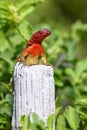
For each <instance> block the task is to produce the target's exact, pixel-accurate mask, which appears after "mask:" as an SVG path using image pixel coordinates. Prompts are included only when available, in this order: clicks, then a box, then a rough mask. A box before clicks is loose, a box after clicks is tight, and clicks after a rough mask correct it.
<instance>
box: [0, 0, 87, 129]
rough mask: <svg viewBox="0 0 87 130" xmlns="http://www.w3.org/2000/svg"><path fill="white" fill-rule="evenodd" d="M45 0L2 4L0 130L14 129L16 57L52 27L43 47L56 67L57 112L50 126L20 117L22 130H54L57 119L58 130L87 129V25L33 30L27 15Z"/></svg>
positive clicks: (0, 22) (23, 0) (34, 115)
mask: <svg viewBox="0 0 87 130" xmlns="http://www.w3.org/2000/svg"><path fill="white" fill-rule="evenodd" d="M39 2H44V1H43V0H32V1H30V2H29V1H27V0H22V1H21V2H20V1H19V2H16V4H15V5H14V4H13V3H10V4H9V5H8V3H7V2H5V1H3V0H1V1H0V37H1V39H0V63H1V64H0V70H1V71H0V130H11V117H12V106H13V86H12V85H11V83H10V81H11V79H12V76H13V70H14V66H15V63H16V62H17V58H18V56H19V54H20V52H21V50H23V48H24V47H25V46H26V42H27V41H28V39H29V37H30V36H31V34H32V33H33V31H35V30H37V29H40V28H43V27H44V26H45V27H47V28H49V29H50V30H51V32H52V35H51V36H50V37H49V38H47V39H46V40H45V42H44V43H43V46H44V48H45V50H46V53H47V59H48V62H49V63H51V64H53V65H54V66H55V69H54V78H55V89H56V100H55V103H56V111H55V113H54V114H52V115H50V117H48V121H47V127H46V126H45V124H44V122H43V121H41V120H40V119H39V118H38V116H37V115H36V114H35V113H34V114H33V122H31V121H30V117H29V116H23V117H22V118H21V123H22V126H21V128H19V129H20V130H29V128H31V129H32V130H52V127H53V125H52V124H53V122H54V120H55V124H56V130H86V129H87V57H86V56H85V57H84V56H82V49H81V50H79V49H78V46H80V48H81V47H82V45H84V46H85V45H86V43H87V24H83V23H81V22H80V21H77V22H76V23H74V24H72V25H71V27H70V29H69V30H62V29H57V28H56V27H53V26H50V25H46V24H39V26H36V28H34V29H33V27H32V25H31V24H30V23H29V21H27V20H26V16H27V15H29V14H30V12H32V11H33V10H34V9H35V7H36V5H37V4H38V3H39ZM84 51H85V48H84Z"/></svg>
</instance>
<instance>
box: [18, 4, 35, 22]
mask: <svg viewBox="0 0 87 130" xmlns="http://www.w3.org/2000/svg"><path fill="white" fill-rule="evenodd" d="M34 9H35V6H33V5H32V6H30V7H29V8H28V9H27V10H25V11H23V12H21V13H20V17H21V20H23V19H24V18H25V17H26V16H27V15H28V14H29V13H31V12H32V11H33V10H34Z"/></svg>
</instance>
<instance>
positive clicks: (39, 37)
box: [18, 28, 51, 65]
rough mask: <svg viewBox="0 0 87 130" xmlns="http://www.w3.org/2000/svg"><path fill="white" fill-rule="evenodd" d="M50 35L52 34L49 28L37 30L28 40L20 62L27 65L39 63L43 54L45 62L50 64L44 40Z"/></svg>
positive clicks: (19, 59)
mask: <svg viewBox="0 0 87 130" xmlns="http://www.w3.org/2000/svg"><path fill="white" fill-rule="evenodd" d="M49 35H51V32H50V31H49V30H48V29H47V28H44V29H41V30H39V31H36V32H35V33H34V34H33V35H32V36H31V38H30V40H29V41H28V43H27V46H26V48H25V49H24V50H23V51H22V52H21V54H20V56H19V58H18V62H22V63H23V64H25V65H37V64H39V56H40V55H41V57H42V61H43V62H44V64H45V65H48V63H47V59H46V55H45V52H44V49H43V47H42V41H43V40H44V39H45V38H46V37H48V36H49Z"/></svg>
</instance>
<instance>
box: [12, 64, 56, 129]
mask: <svg viewBox="0 0 87 130" xmlns="http://www.w3.org/2000/svg"><path fill="white" fill-rule="evenodd" d="M54 96H55V91H54V79H53V68H52V67H51V66H45V65H33V66H25V65H23V64H22V63H19V62H18V63H17V64H16V66H15V70H14V108H13V117H12V130H18V127H19V126H20V117H21V116H22V115H29V113H30V112H35V113H37V114H38V116H39V117H40V118H41V119H42V120H43V121H45V122H46V120H47V118H48V116H49V115H50V114H52V113H53V112H54V111H55V103H54V98H55V97H54Z"/></svg>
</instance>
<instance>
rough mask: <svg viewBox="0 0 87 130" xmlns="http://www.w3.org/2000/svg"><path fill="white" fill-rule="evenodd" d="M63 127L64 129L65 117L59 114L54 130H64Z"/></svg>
mask: <svg viewBox="0 0 87 130" xmlns="http://www.w3.org/2000/svg"><path fill="white" fill-rule="evenodd" d="M65 129H66V123H65V118H64V116H63V115H59V117H58V118H57V124H56V130H65Z"/></svg>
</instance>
